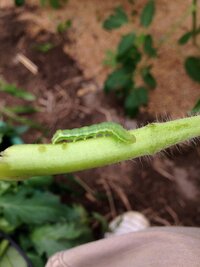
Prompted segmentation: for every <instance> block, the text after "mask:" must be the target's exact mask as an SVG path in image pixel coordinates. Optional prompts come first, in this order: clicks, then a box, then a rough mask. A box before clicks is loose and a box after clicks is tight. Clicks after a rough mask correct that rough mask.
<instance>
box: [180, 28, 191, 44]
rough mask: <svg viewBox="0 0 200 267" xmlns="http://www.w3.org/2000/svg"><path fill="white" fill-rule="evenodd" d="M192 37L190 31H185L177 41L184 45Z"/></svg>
mask: <svg viewBox="0 0 200 267" xmlns="http://www.w3.org/2000/svg"><path fill="white" fill-rule="evenodd" d="M191 37H192V32H191V31H190V32H186V33H185V34H183V35H182V36H181V37H180V39H179V40H178V43H179V44H180V45H184V44H186V43H187V42H188V41H189V40H190V39H191Z"/></svg>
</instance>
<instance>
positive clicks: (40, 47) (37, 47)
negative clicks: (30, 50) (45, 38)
mask: <svg viewBox="0 0 200 267" xmlns="http://www.w3.org/2000/svg"><path fill="white" fill-rule="evenodd" d="M34 48H35V50H37V51H39V52H41V53H48V52H49V51H50V50H51V49H53V48H54V44H52V43H50V42H47V43H43V44H37V45H35V46H34Z"/></svg>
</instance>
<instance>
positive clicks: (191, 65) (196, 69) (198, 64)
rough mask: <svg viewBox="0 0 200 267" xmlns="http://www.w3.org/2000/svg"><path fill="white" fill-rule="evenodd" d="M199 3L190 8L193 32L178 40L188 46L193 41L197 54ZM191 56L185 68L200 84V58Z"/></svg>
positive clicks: (186, 60) (199, 28) (199, 30)
mask: <svg viewBox="0 0 200 267" xmlns="http://www.w3.org/2000/svg"><path fill="white" fill-rule="evenodd" d="M198 4H199V3H198V1H197V0H192V5H191V8H190V14H191V17H192V24H191V30H189V31H187V32H186V33H184V34H183V35H182V36H181V37H180V38H179V40H178V43H179V45H186V44H187V43H188V42H189V41H192V43H193V45H194V47H195V48H196V49H197V53H198V54H199V48H200V47H199V45H198V42H197V37H198V36H199V34H200V26H198V16H197V11H198ZM198 54H197V55H195V56H193V55H189V56H187V57H186V59H185V63H184V67H185V71H186V73H187V74H188V76H189V77H190V78H191V79H192V80H193V81H195V82H197V83H200V56H199V55H198ZM199 105H200V104H199V100H198V101H197V103H196V104H195V106H194V107H193V109H192V111H191V113H192V114H195V113H196V112H199V109H200V108H199Z"/></svg>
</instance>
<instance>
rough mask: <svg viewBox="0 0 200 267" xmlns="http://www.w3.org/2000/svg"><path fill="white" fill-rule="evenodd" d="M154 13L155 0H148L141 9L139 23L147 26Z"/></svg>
mask: <svg viewBox="0 0 200 267" xmlns="http://www.w3.org/2000/svg"><path fill="white" fill-rule="evenodd" d="M154 14H155V1H154V0H149V1H148V3H147V4H146V5H145V7H144V9H143V10H142V14H141V16H140V23H141V25H142V26H144V27H148V26H149V25H150V24H151V22H152V20H153V17H154Z"/></svg>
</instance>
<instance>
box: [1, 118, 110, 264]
mask: <svg viewBox="0 0 200 267" xmlns="http://www.w3.org/2000/svg"><path fill="white" fill-rule="evenodd" d="M25 130H26V128H24V129H23V128H22V127H21V128H20V127H17V128H16V127H15V128H14V127H11V126H8V125H7V124H6V123H3V122H1V124H0V137H1V139H0V143H1V145H2V147H6V146H9V144H18V143H23V141H22V139H21V137H20V134H21V133H23V132H24V131H25ZM7 139H10V140H9V144H8V143H7V142H6V140H7ZM68 178H69V180H70V181H71V183H70V185H69V186H67V185H66V184H63V182H61V181H60V182H59V181H55V180H54V179H53V176H35V177H32V178H30V179H28V180H26V181H23V182H4V181H1V182H0V267H5V266H15V267H23V266H24V267H26V266H27V264H26V258H27V259H28V260H29V261H30V262H31V263H32V266H34V267H43V266H44V265H45V262H46V261H47V258H48V257H49V256H51V255H52V254H54V253H56V252H57V251H60V250H64V249H68V248H72V247H74V246H77V245H80V244H83V243H86V242H89V241H91V240H93V239H94V238H93V233H92V230H91V228H90V223H91V222H92V221H94V220H95V221H97V222H99V224H100V225H102V230H103V229H106V226H107V224H106V220H105V219H104V217H103V216H101V215H100V214H98V213H94V215H93V214H91V215H90V216H89V214H88V213H87V211H86V210H85V208H84V207H83V206H82V205H80V204H74V203H70V204H69V205H65V204H62V203H61V197H62V195H63V194H66V193H67V195H68V197H69V196H70V195H72V196H73V195H74V194H75V195H76V194H78V195H79V194H80V193H81V192H82V190H83V188H82V187H81V186H80V184H79V183H78V182H77V181H76V179H74V177H73V176H72V175H69V177H68ZM75 187H76V190H75V191H74V188H75ZM83 191H84V190H83ZM10 240H12V242H14V243H15V245H14V246H13V244H12V242H10ZM16 244H17V245H16ZM17 248H18V249H17ZM22 252H23V253H24V254H23V253H22ZM24 255H26V257H24ZM8 263H9V264H10V265H9V264H8ZM6 264H7V265H6ZM12 264H13V265H12Z"/></svg>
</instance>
